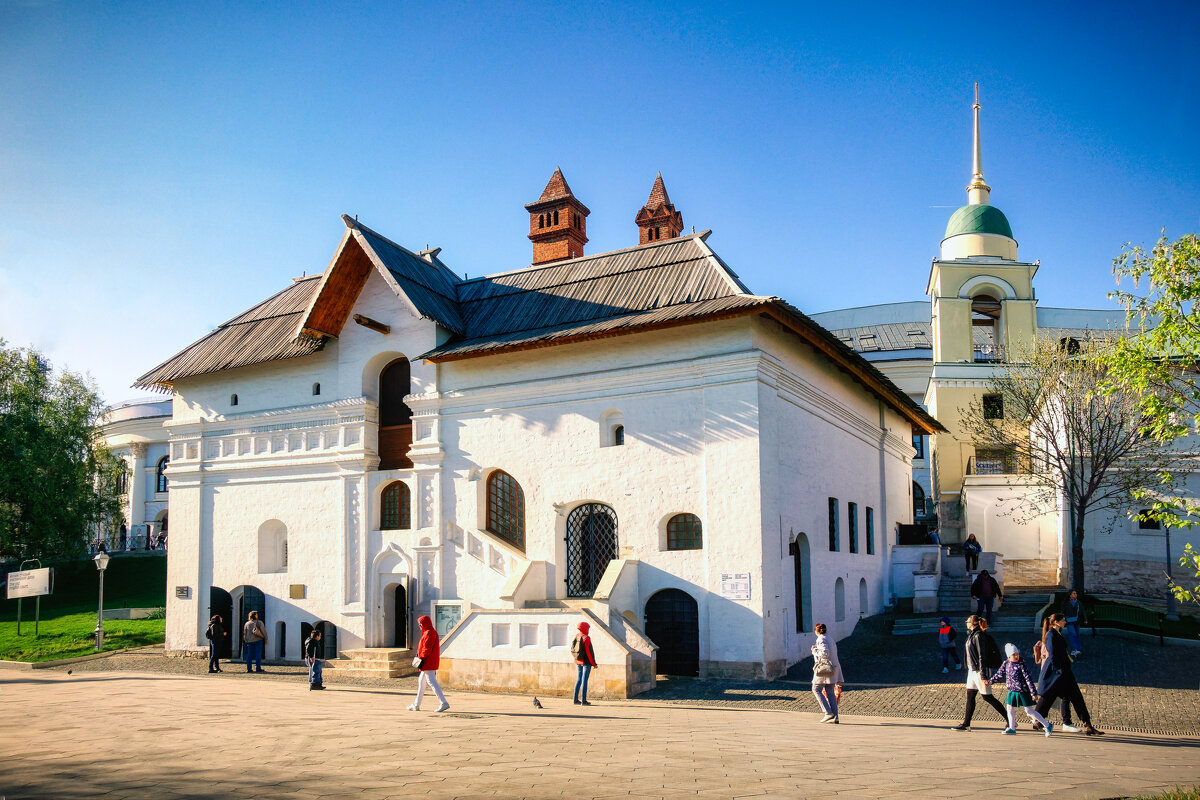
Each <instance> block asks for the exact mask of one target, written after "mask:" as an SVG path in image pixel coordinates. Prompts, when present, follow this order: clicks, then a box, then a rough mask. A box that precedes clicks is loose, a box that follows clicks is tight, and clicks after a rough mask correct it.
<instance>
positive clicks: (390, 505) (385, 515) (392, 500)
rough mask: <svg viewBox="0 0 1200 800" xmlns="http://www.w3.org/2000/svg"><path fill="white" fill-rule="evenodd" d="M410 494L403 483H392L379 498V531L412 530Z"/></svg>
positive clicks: (406, 485)
mask: <svg viewBox="0 0 1200 800" xmlns="http://www.w3.org/2000/svg"><path fill="white" fill-rule="evenodd" d="M411 498H412V493H411V492H409V490H408V484H406V483H405V482H404V481H392V482H391V483H389V484H388V485H387V486H386V487H385V488H384V490H383V495H382V497H381V498H380V513H379V529H380V530H384V531H406V530H408V529H410V528H412V500H411Z"/></svg>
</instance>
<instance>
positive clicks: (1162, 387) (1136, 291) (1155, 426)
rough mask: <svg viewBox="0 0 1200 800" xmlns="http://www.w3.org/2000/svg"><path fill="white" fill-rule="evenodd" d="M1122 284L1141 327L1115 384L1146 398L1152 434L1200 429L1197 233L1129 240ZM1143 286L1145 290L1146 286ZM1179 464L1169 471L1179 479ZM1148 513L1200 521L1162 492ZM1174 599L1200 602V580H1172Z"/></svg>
mask: <svg viewBox="0 0 1200 800" xmlns="http://www.w3.org/2000/svg"><path fill="white" fill-rule="evenodd" d="M1113 274H1114V275H1116V278H1117V285H1118V286H1120V285H1121V283H1122V281H1128V282H1129V283H1131V284H1132V288H1133V290H1132V291H1126V290H1123V289H1117V290H1116V291H1114V292H1112V293H1111V294H1110V295H1109V297H1111V298H1114V299H1116V300H1117V301H1118V302H1120V303H1121V304H1122V305H1123V306H1125V309H1126V312H1127V314H1128V325H1129V327H1130V328H1131V329H1133V330H1134V331H1135V332H1136V334H1135V335H1133V336H1130V337H1128V338H1126V339H1123V340H1121V341H1120V342H1118V343H1117V346H1116V347H1114V348H1113V349H1112V351H1111V353H1110V354H1109V357H1110V362H1111V375H1112V384H1113V389H1114V390H1115V391H1122V392H1130V393H1133V394H1136V395H1139V396H1140V397H1141V402H1140V405H1139V411H1140V413H1141V415H1142V419H1143V421H1144V423H1145V425H1146V429H1147V431H1148V432H1150V433H1151V434H1152V435H1154V436H1155V437H1157V438H1158V439H1160V440H1162V441H1176V440H1180V439H1184V438H1185V437H1188V436H1190V435H1192V434H1194V433H1195V432H1196V431H1197V429H1198V428H1200V384H1198V382H1197V381H1196V376H1197V372H1200V305H1198V301H1200V236H1197V235H1196V234H1194V233H1189V234H1185V235H1183V236H1181V237H1179V238H1178V239H1176V240H1175V241H1173V242H1172V241H1170V240H1169V239H1168V238H1167V235H1166V231H1165V230H1164V231H1162V232H1161V234H1160V235H1159V238H1158V242H1156V243H1155V245H1154V247H1152V248H1151V249H1150V250H1148V251H1147V250H1146V249H1145V248H1143V247H1141V246H1139V245H1131V244H1130V243H1128V242H1127V243H1126V244H1125V246H1124V247H1123V248H1122V250H1121V254H1120V255H1119V256H1117V258H1115V259H1113ZM1143 285H1144V286H1145V293H1144V294H1142V293H1141V289H1142V287H1143ZM1179 472H1180V471H1172V472H1169V473H1168V474H1167V475H1166V478H1167V479H1168V480H1169V481H1172V482H1173V481H1176V480H1179V479H1180V478H1181V475H1180V474H1179ZM1142 496H1143V497H1145V498H1148V499H1150V500H1152V503H1151V504H1150V505H1151V507H1150V509H1149V513H1148V514H1143V516H1146V517H1150V518H1153V519H1155V520H1157V521H1158V522H1159V523H1160V524H1162V525H1166V526H1169V527H1172V528H1193V527H1195V525H1196V524H1197V521H1200V505H1198V504H1197V502H1196V500H1195V498H1185V497H1172V496H1158V495H1156V494H1155V493H1152V492H1150V491H1144V492H1143V493H1142ZM1179 563H1180V566H1183V567H1186V568H1188V569H1189V571H1191V572H1193V573H1194V574H1195V576H1196V578H1197V579H1198V580H1200V554H1197V552H1196V551H1195V550H1193V548H1192V546H1191V544H1188V545H1187V547H1186V548H1185V555H1184V556H1183V557H1182V558H1180V560H1179ZM1171 589H1172V591H1173V592H1174V593H1175V596H1176V598H1178V599H1179V600H1182V601H1189V600H1190V601H1196V600H1197V596H1198V595H1200V586H1197V587H1196V589H1195V590H1193V591H1189V590H1188V589H1187V588H1186V587H1183V586H1180V585H1179V584H1177V583H1174V582H1172V583H1171Z"/></svg>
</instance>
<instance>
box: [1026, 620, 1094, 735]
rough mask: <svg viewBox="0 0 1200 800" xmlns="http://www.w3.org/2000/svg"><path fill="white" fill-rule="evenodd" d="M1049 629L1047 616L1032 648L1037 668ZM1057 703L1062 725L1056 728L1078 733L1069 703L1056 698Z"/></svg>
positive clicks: (1043, 653)
mask: <svg viewBox="0 0 1200 800" xmlns="http://www.w3.org/2000/svg"><path fill="white" fill-rule="evenodd" d="M1049 629H1050V617H1049V616H1047V617H1046V618H1044V619H1043V620H1042V636H1041V638H1040V639H1038V641H1037V644H1035V645H1034V646H1033V660H1034V662H1036V664H1037V665H1038V667H1039V668H1040V667H1041V665H1042V664H1043V663H1044V662H1045V660H1046V654H1045V652H1044V647H1043V645H1042V642H1043V641H1045V639H1046V631H1047V630H1049ZM1058 702H1059V705H1060V706H1061V708H1062V711H1061V713H1062V724H1060V725H1059V726H1058V729H1059V730H1060V731H1065V732H1066V733H1080V732H1081V731H1082V728H1077V727H1075V725H1074V723H1073V722H1072V721H1071V719H1072V718H1071V701H1070V700H1068V699H1067V698H1066V697H1060V698H1058ZM1033 728H1034V730H1041V728H1042V726H1041V725H1040V724H1039V723H1037V722H1035V723H1033Z"/></svg>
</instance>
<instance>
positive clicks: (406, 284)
mask: <svg viewBox="0 0 1200 800" xmlns="http://www.w3.org/2000/svg"><path fill="white" fill-rule="evenodd" d="M354 224H355V227H356V229H357V230H358V231H359V232H360V233H361V234H362V236H363V239H364V240H365V241H366V243H367V245H368V246H369V247H370V248H371V250H372V251H373V252H374V253H375V255H376V256H378V257H379V260H380V261H382V262H383V265H384V266H385V267H387V270H388V272H390V273H391V274H392V277H394V278H395V279H396V282H397V283H398V284H400V288H401V289H403V290H404V294H405V295H406V296H407V297H408V299H409V300H411V301H412V303H413V305H414V306H416V307H417V311H419V312H420V313H421V316H423V317H427V318H429V319H432V320H434V321H435V322H437V323H439V324H440V325H442V327H444V328H448V329H449V330H451V331H454V332H455V333H459V334H461V333H465V332H466V326H465V325H464V324H463V318H462V315H461V314H460V313H459V309H458V303H457V301H456V297H455V295H456V288H455V284H456V283H457V280H456V278H455V276H454V273H452V272H451V271H450V270H449V269H448V268H447V267H446V266H445V265H444V264H442V263H441V262H440V261H438V260H437V259H436V258H433V259H432V260H426V259H424V258H421V257H420V256H418V255H416V254H415V253H410V252H409V251H408V250H405V249H404V248H403V247H401V246H399V245H398V244H396V243H395V242H392V241H391V240H389V239H387V238H385V237H383V236H381V235H379V234H378V233H376V232H375V231H373V230H371V229H370V228H368V227H366V226H365V225H361V224H359V223H357V222H355V223H354Z"/></svg>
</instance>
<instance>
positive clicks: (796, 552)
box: [790, 533, 812, 633]
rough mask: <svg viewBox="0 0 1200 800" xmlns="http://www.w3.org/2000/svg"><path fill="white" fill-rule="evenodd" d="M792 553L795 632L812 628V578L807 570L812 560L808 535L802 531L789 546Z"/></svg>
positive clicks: (810, 566)
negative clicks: (810, 596) (810, 598)
mask: <svg viewBox="0 0 1200 800" xmlns="http://www.w3.org/2000/svg"><path fill="white" fill-rule="evenodd" d="M790 552H791V555H792V571H793V573H794V574H795V590H796V633H803V632H804V631H808V630H812V619H811V615H812V610H811V609H812V603H811V602H809V599H808V597H809V594H808V593H809V586H811V585H812V578H811V577H810V575H809V570H810V569H811V568H812V561H811V560H810V558H809V553H808V537H807V536H805V535H804V534H803V533H798V534H796V540H795V541H794V542H792V544H791V547H790Z"/></svg>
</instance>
